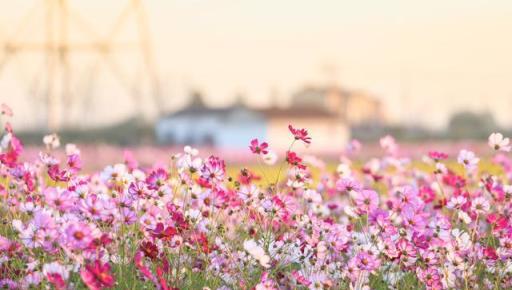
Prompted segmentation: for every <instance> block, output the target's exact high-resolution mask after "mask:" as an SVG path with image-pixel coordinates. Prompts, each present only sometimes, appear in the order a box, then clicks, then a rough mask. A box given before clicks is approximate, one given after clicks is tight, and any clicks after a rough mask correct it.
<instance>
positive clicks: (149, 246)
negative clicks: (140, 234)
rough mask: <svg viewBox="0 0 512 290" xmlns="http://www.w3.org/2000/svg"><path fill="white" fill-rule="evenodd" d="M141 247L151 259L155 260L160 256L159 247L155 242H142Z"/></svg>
mask: <svg viewBox="0 0 512 290" xmlns="http://www.w3.org/2000/svg"><path fill="white" fill-rule="evenodd" d="M139 248H140V250H141V251H142V252H143V253H144V255H145V256H146V257H148V258H150V259H151V260H154V259H156V258H157V257H158V254H159V251H158V247H157V246H156V245H155V244H153V243H152V242H149V241H146V242H142V244H141V245H140V247H139Z"/></svg>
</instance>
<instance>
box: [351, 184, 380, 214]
mask: <svg viewBox="0 0 512 290" xmlns="http://www.w3.org/2000/svg"><path fill="white" fill-rule="evenodd" d="M353 195H354V201H355V203H356V206H357V208H358V209H359V211H360V212H362V213H370V212H372V211H373V210H375V209H376V208H377V207H378V206H379V195H378V194H377V192H375V191H374V190H371V189H364V190H361V191H359V192H354V194H353Z"/></svg>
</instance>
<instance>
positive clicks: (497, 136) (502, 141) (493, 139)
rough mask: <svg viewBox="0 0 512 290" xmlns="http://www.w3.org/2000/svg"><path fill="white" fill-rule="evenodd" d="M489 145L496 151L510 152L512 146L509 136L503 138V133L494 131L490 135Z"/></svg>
mask: <svg viewBox="0 0 512 290" xmlns="http://www.w3.org/2000/svg"><path fill="white" fill-rule="evenodd" d="M488 144H489V146H490V147H491V148H492V149H494V150H496V151H505V152H509V151H510V148H511V146H510V145H509V144H510V139H509V138H503V135H502V134H501V133H492V134H491V135H490V136H489V142H488Z"/></svg>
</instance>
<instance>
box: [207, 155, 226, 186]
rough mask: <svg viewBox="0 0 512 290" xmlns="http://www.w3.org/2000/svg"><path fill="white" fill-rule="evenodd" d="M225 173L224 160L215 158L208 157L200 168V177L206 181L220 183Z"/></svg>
mask: <svg viewBox="0 0 512 290" xmlns="http://www.w3.org/2000/svg"><path fill="white" fill-rule="evenodd" d="M225 172H226V165H225V163H224V160H221V159H220V158H218V157H216V156H210V157H208V159H207V160H206V161H205V162H204V164H203V167H202V168H201V177H202V178H204V179H205V180H208V181H213V182H221V181H222V180H223V179H224V174H225Z"/></svg>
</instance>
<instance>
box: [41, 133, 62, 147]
mask: <svg viewBox="0 0 512 290" xmlns="http://www.w3.org/2000/svg"><path fill="white" fill-rule="evenodd" d="M43 143H44V145H46V147H48V148H50V149H56V148H58V147H59V146H60V140H59V136H57V134H49V135H46V136H44V137H43Z"/></svg>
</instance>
